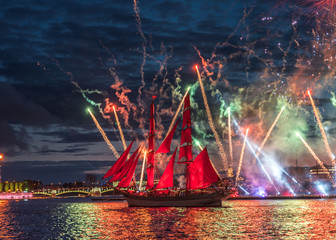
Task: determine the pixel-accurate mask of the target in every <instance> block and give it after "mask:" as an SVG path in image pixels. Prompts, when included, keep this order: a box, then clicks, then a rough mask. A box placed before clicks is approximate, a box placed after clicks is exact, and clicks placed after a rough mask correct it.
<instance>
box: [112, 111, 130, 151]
mask: <svg viewBox="0 0 336 240" xmlns="http://www.w3.org/2000/svg"><path fill="white" fill-rule="evenodd" d="M113 111H114V116H115V118H116V121H117V125H118V128H119V132H120V138H121V141H122V143H123V146H124V150H126V148H127V146H126V141H125V137H124V133H123V131H122V129H121V125H120V122H119V118H118V115H117V112H116V110H115V107H114V106H113Z"/></svg>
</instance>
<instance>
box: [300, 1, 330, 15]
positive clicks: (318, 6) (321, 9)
mask: <svg viewBox="0 0 336 240" xmlns="http://www.w3.org/2000/svg"><path fill="white" fill-rule="evenodd" d="M301 4H302V5H307V6H309V7H310V8H309V12H311V13H312V14H313V15H316V16H322V17H331V16H334V13H335V10H336V0H304V1H302V2H301Z"/></svg>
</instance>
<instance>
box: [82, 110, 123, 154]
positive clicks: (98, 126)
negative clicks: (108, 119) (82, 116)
mask: <svg viewBox="0 0 336 240" xmlns="http://www.w3.org/2000/svg"><path fill="white" fill-rule="evenodd" d="M88 112H89V113H90V115H91V117H92V119H93V121H94V123H95V124H96V126H97V128H98V130H99V132H100V134H101V135H102V136H103V138H104V140H105V142H106V144H107V145H108V146H109V148H110V149H111V150H112V152H113V154H114V156H115V157H116V158H119V157H120V155H119V154H118V152H117V150H116V149H115V148H114V147H113V145H112V143H111V142H110V140H108V138H107V136H106V134H105V132H104V130H103V129H102V128H101V126H100V125H99V123H98V121H97V119H96V118H95V116H94V115H93V114H92V112H91V110H90V109H88Z"/></svg>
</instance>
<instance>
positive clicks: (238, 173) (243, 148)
mask: <svg viewBox="0 0 336 240" xmlns="http://www.w3.org/2000/svg"><path fill="white" fill-rule="evenodd" d="M248 132H249V128H248V129H247V130H246V133H245V138H244V143H243V147H242V149H241V153H240V158H239V165H238V170H237V174H236V184H237V180H238V177H239V175H240V170H241V167H242V164H243V158H244V151H245V145H246V139H247V135H248Z"/></svg>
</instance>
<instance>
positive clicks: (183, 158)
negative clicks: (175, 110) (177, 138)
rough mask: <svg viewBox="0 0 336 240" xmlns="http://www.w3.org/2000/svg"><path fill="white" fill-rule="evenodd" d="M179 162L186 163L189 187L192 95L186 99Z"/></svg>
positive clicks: (187, 186) (187, 185)
mask: <svg viewBox="0 0 336 240" xmlns="http://www.w3.org/2000/svg"><path fill="white" fill-rule="evenodd" d="M178 159H179V163H184V164H186V188H187V189H189V183H190V179H189V174H188V166H189V164H190V163H191V162H192V138H191V119H190V95H189V94H188V95H187V96H186V98H185V99H184V107H183V124H182V133H181V144H180V152H179V158H178Z"/></svg>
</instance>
